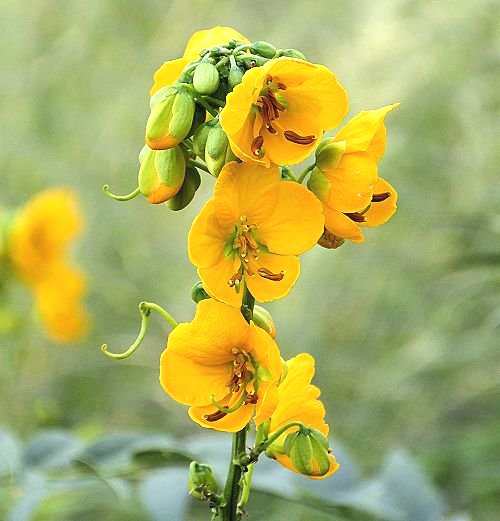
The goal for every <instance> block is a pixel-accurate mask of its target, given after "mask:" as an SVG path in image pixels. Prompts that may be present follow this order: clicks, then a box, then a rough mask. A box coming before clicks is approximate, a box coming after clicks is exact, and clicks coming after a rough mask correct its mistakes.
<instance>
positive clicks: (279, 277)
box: [257, 268, 285, 282]
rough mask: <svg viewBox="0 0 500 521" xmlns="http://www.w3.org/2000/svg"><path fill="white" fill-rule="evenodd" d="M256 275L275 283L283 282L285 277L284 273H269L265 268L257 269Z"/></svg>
mask: <svg viewBox="0 0 500 521" xmlns="http://www.w3.org/2000/svg"><path fill="white" fill-rule="evenodd" d="M257 273H258V274H259V275H260V276H261V277H262V278H264V279H267V280H274V281H276V282H279V281H280V280H283V277H284V276H285V271H280V272H279V273H273V272H272V271H269V270H268V269H267V268H259V269H258V270H257Z"/></svg>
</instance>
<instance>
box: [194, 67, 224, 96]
mask: <svg viewBox="0 0 500 521" xmlns="http://www.w3.org/2000/svg"><path fill="white" fill-rule="evenodd" d="M219 79H220V78H219V71H218V70H217V69H216V68H215V65H212V64H211V63H208V62H203V63H200V64H199V65H198V66H197V67H196V69H195V71H194V74H193V87H194V88H195V89H196V90H197V91H198V92H199V93H200V94H212V93H213V92H215V91H216V90H217V87H218V86H219Z"/></svg>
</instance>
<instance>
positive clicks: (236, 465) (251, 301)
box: [221, 286, 255, 521]
mask: <svg viewBox="0 0 500 521" xmlns="http://www.w3.org/2000/svg"><path fill="white" fill-rule="evenodd" d="M254 305H255V298H254V297H253V295H252V294H251V293H250V292H249V291H248V288H247V287H246V286H245V289H244V292H243V301H242V305H241V313H242V314H243V316H244V317H245V320H246V321H247V322H250V320H251V319H252V317H253V307H254ZM246 439H247V428H246V426H245V427H243V429H241V431H238V432H237V433H235V434H234V436H233V444H232V448H231V461H230V463H229V470H228V473H227V479H226V486H225V488H224V500H225V501H224V502H225V504H224V506H222V507H221V511H222V521H238V520H239V519H241V512H239V511H238V503H239V500H240V495H241V490H242V482H243V480H242V477H243V473H244V472H246V470H247V469H246V468H245V467H243V466H242V465H241V460H242V458H244V457H245V456H246V455H247V453H246ZM249 494H250V486H249V484H248V486H247V489H246V490H245V498H246V500H245V504H246V501H248V495H249Z"/></svg>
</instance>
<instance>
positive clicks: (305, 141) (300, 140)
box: [285, 130, 316, 145]
mask: <svg viewBox="0 0 500 521" xmlns="http://www.w3.org/2000/svg"><path fill="white" fill-rule="evenodd" d="M285 138H286V139H287V140H288V141H291V142H292V143H297V145H310V144H311V143H314V142H315V141H316V136H301V135H300V134H297V133H296V132H294V131H293V130H286V131H285Z"/></svg>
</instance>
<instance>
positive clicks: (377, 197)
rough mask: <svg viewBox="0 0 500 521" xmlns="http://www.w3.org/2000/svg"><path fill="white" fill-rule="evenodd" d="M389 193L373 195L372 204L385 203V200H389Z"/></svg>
mask: <svg viewBox="0 0 500 521" xmlns="http://www.w3.org/2000/svg"><path fill="white" fill-rule="evenodd" d="M391 195H392V194H391V192H383V193H381V194H373V195H372V203H381V202H382V201H385V200H386V199H389V197H391Z"/></svg>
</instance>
